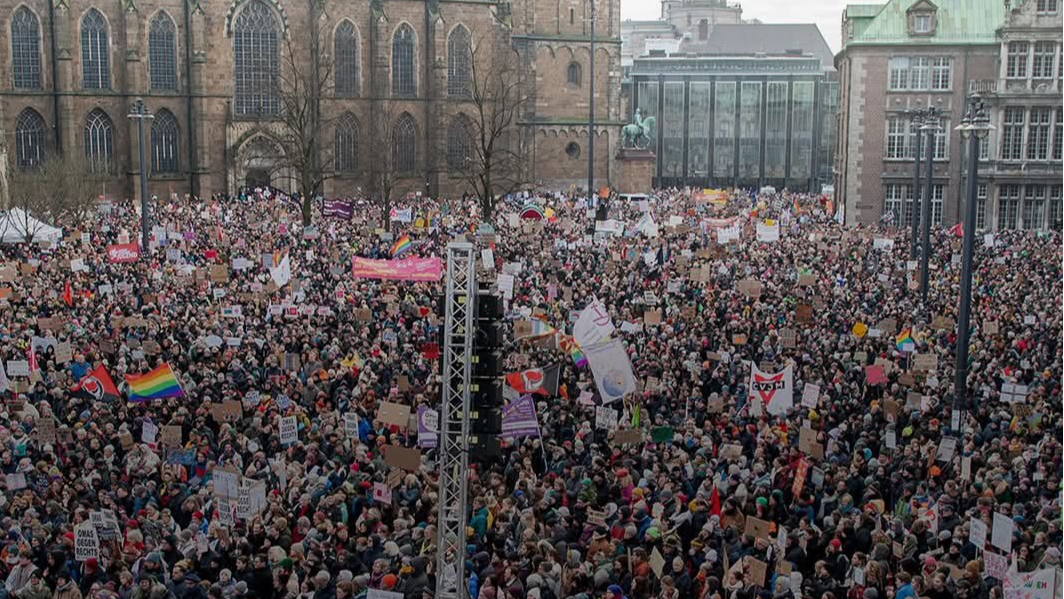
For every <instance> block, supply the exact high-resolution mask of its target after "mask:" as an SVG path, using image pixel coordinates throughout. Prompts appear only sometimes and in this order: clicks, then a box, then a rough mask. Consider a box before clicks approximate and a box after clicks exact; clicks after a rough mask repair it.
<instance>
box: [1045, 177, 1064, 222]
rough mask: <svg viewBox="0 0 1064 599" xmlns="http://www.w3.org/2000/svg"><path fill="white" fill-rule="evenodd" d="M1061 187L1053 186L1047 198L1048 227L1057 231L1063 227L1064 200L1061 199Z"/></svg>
mask: <svg viewBox="0 0 1064 599" xmlns="http://www.w3.org/2000/svg"><path fill="white" fill-rule="evenodd" d="M1061 191H1062V186H1060V185H1054V186H1053V187H1052V188H1051V191H1050V196H1049V223H1048V224H1049V226H1050V227H1051V228H1052V229H1053V230H1054V231H1059V230H1060V229H1061V226H1062V225H1064V222H1062V221H1064V198H1061Z"/></svg>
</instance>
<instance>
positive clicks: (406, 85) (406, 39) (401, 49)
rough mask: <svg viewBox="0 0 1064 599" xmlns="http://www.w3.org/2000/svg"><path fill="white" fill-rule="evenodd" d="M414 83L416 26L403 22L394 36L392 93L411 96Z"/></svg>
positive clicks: (415, 91)
mask: <svg viewBox="0 0 1064 599" xmlns="http://www.w3.org/2000/svg"><path fill="white" fill-rule="evenodd" d="M416 93H417V87H416V86H415V85H414V28H413V27H411V26H410V25H408V24H406V23H403V24H402V25H400V26H399V29H396V30H395V35H393V36H392V94H394V95H396V96H399V97H403V98H410V97H413V96H414V95H415V94H416Z"/></svg>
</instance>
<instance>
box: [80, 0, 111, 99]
mask: <svg viewBox="0 0 1064 599" xmlns="http://www.w3.org/2000/svg"><path fill="white" fill-rule="evenodd" d="M109 50H110V44H109V43H108V39H107V21H105V20H104V18H103V15H102V14H100V11H98V10H96V9H95V8H90V9H89V10H88V11H87V12H86V13H85V16H84V17H83V18H82V19H81V87H82V89H109V88H110V87H111V59H110V52H109Z"/></svg>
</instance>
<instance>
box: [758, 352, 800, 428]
mask: <svg viewBox="0 0 1064 599" xmlns="http://www.w3.org/2000/svg"><path fill="white" fill-rule="evenodd" d="M749 384H750V398H751V399H750V401H757V400H759V399H760V400H761V401H762V402H764V403H763V405H764V407H765V410H766V411H767V412H768V413H769V414H772V415H773V416H780V415H782V414H784V413H786V412H787V410H789V409H791V408H793V407H794V366H793V365H789V366H787V367H786V368H784V369H783V370H781V371H780V372H776V373H772V374H770V373H767V372H761V370H759V369H758V367H757V364H754V363H753V362H751V363H750V383H749Z"/></svg>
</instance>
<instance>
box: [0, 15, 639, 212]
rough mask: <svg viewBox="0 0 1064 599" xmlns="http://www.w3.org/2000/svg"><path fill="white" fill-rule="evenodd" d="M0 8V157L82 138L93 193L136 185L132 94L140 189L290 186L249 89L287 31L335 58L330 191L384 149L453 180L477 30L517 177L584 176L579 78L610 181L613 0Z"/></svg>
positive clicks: (266, 114)
mask: <svg viewBox="0 0 1064 599" xmlns="http://www.w3.org/2000/svg"><path fill="white" fill-rule="evenodd" d="M592 3H594V4H592ZM593 8H594V14H595V15H596V21H595V28H596V29H595V69H594V71H595V72H594V73H590V72H589V68H590V66H589V62H590V61H589V57H590V46H591V44H590V39H591V38H590V26H591V23H590V15H591V14H592V9H593ZM0 15H4V17H3V18H4V19H5V21H6V22H5V24H4V27H2V28H0V131H2V132H3V140H4V143H5V145H6V148H7V153H8V160H9V162H11V163H12V166H13V167H25V166H28V165H31V164H33V163H34V162H36V161H39V160H41V159H44V158H45V157H47V156H48V155H49V154H51V153H54V152H55V151H56V149H57V148H61V149H62V151H64V152H78V153H79V154H82V155H84V156H85V157H86V158H87V159H89V160H91V161H92V162H93V163H94V164H97V165H99V168H98V171H99V172H98V175H97V177H96V178H95V180H93V181H91V182H90V183H91V184H92V185H97V186H99V189H100V193H101V194H102V195H107V196H110V197H137V196H138V195H139V189H138V187H139V186H138V185H137V184H136V182H137V178H138V176H139V170H138V151H139V146H138V141H137V134H136V131H137V130H136V123H135V122H134V121H132V120H131V119H128V118H127V114H128V113H129V112H130V105H131V103H132V101H133V99H134V98H135V97H138V96H139V97H143V98H144V101H145V104H146V105H147V107H148V109H149V111H150V112H151V113H152V114H153V115H154V117H155V118H154V119H152V120H151V121H147V122H145V127H148V128H150V132H149V133H147V134H146V135H145V138H146V144H147V148H146V150H147V154H148V156H149V159H148V162H149V165H148V168H149V169H150V171H149V189H150V193H151V194H153V195H159V196H164V197H165V196H166V195H168V194H171V193H177V194H183V193H189V192H192V193H198V194H209V193H212V192H217V191H223V190H227V191H230V192H233V191H235V190H236V189H237V188H238V187H239V186H241V185H244V184H246V183H260V182H269V183H271V184H273V185H276V186H278V187H282V186H287V187H288V188H294V187H295V185H294V184H292V183H286V182H284V181H282V180H279V179H283V177H280V175H279V174H278V172H277V170H276V169H274V168H272V167H274V166H276V165H273V164H269V162H270V160H272V158H270V157H271V156H274V155H276V154H277V152H276V150H274V148H272V147H271V144H274V143H275V141H274V139H273V137H272V136H271V130H272V129H273V128H275V127H276V126H277V125H276V117H275V115H276V114H277V113H278V111H279V110H280V109H281V107H280V102H279V100H278V98H277V97H276V94H272V93H269V92H264V91H263V90H264V89H267V88H268V87H269V86H265V85H264V82H267V81H270V80H271V78H274V79H275V78H277V77H278V75H279V74H280V75H281V76H283V75H284V73H283V69H285V68H292V67H287V66H286V65H287V64H289V63H288V62H287V61H285V60H282V56H283V54H284V52H285V50H286V49H287V48H289V47H291V49H292V54H293V56H295V60H294V63H293V64H297V65H299V66H298V67H296V68H304V67H306V68H310V66H311V65H312V63H313V57H315V56H322V55H328V56H329V59H330V61H331V64H332V75H331V81H330V85H329V93H328V94H327V95H325V96H324V97H322V98H321V100H320V105H321V114H322V115H327V116H326V117H325V118H327V121H328V122H329V123H330V125H329V127H328V131H327V134H326V135H325V137H326V139H322V140H321V142H320V143H321V144H322V145H324V146H326V147H327V148H329V152H331V156H332V157H333V159H332V160H330V161H329V162H330V164H332V169H333V170H334V171H335V172H334V174H335V177H333V178H330V179H329V180H328V181H327V182H326V186H325V193H326V195H329V196H335V195H347V194H351V193H355V192H357V191H358V190H359V189H362V188H363V186H364V185H365V184H366V182H365V180H364V179H365V172H366V165H367V164H368V163H369V162H370V161H373V160H374V159H375V157H377V156H379V152H382V151H391V152H393V153H392V156H393V158H394V160H395V163H396V167H397V169H398V170H401V172H402V173H403V175H402V179H401V180H400V181H399V182H398V187H399V191H412V190H419V191H421V190H426V189H427V190H429V192H431V193H441V194H457V193H461V192H462V191H465V189H463V188H462V184H461V183H460V181H459V180H458V179H457V178H455V177H453V176H451V174H450V172H449V168H448V162H449V161H448V156H447V154H448V151H449V150H450V149H451V148H452V147H454V146H455V145H456V144H449V143H448V142H449V141H450V140H449V138H448V137H447V136H448V135H452V132H454V131H456V130H457V129H458V128H459V126H458V125H456V123H458V122H459V121H460V120H461V117H462V113H463V111H464V110H468V109H469V105H468V103H466V102H465V101H464V100H463V98H462V94H456V93H453V89H454V88H456V87H460V86H461V84H462V81H463V80H464V79H465V78H468V77H469V71H470V65H469V64H468V59H467V60H465V61H463V60H462V58H461V56H463V54H464V52H463V49H464V48H467V47H468V45H469V44H470V43H479V42H478V41H477V40H480V39H491V40H494V42H493V43H494V45H495V46H496V47H497V48H500V49H501V50H496V51H511V50H510V49H512V51H514V52H516V54H517V57H516V58H517V61H518V64H519V65H520V73H521V77H522V80H523V84H524V89H525V90H526V91H527V94H528V98H529V100H528V102H527V104H526V105H525V106H524V107H523V109H522V111H521V116H520V119H519V128H520V131H521V135H520V139H519V140H518V141H517V142H516V143H520V144H522V146H521V147H522V149H523V151H524V154H525V155H526V156H527V160H526V165H525V172H524V173H522V176H523V178H524V179H525V180H527V181H529V182H532V183H539V184H541V185H544V186H546V187H550V188H564V187H568V186H570V185H572V184H577V185H580V186H581V187H583V186H584V185H586V181H587V154H586V152H587V149H586V147H587V142H588V126H587V114H588V102H589V99H588V96H589V93H588V92H589V90H588V88H587V86H588V85H594V98H595V100H594V101H595V132H594V134H595V136H596V143H595V148H596V155H595V157H596V161H595V176H596V181H595V184H596V185H603V184H607V183H608V182H609V180H610V177H611V171H612V170H613V156H614V154H615V153H616V146H617V143H618V138H619V128H620V125H621V124H622V115H621V106H620V91H619V90H620V45H621V44H620V37H619V36H620V2H619V0H515V1H513V2H504V1H500V0H383V1H382V0H353V1H346V2H340V1H337V0H305V1H303V2H300V1H298V0H150V1H149V0H0ZM316 44H320V45H321V46H316ZM315 47H321V48H324V49H326V50H325V52H324V54H323V53H321V52H318V51H315V50H314V49H313V48H315ZM464 55H466V56H468V54H464ZM382 106H387V107H388V110H387V112H386V113H382V112H381V111H380V110H378V109H379V108H380V107H382ZM380 114H388V115H390V117H389V118H391V120H393V122H392V123H391V124H390V125H391V127H390V129H391V142H392V143H391V144H390V145H391V146H392V147H391V148H380V147H369V144H367V142H366V141H365V138H366V136H365V132H366V131H367V128H368V127H369V125H370V123H371V122H372V119H374V118H380V117H379V115H380ZM457 146H458V148H457V149H458V150H460V149H461V148H460V144H457ZM444 148H446V149H444ZM282 174H283V173H282ZM267 180H268V181H267Z"/></svg>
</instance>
